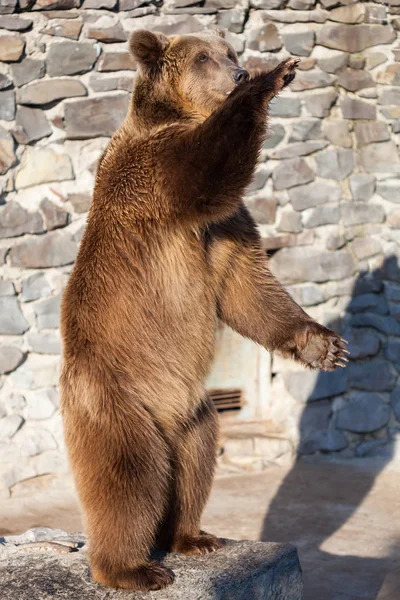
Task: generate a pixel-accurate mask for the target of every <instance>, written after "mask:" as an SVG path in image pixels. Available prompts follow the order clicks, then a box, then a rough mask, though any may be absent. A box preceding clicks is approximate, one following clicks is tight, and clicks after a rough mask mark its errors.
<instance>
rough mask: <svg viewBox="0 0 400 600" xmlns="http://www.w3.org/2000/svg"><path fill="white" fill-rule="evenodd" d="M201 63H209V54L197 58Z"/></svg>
mask: <svg viewBox="0 0 400 600" xmlns="http://www.w3.org/2000/svg"><path fill="white" fill-rule="evenodd" d="M197 58H198V61H199V62H202V63H204V62H207V61H208V56H207V54H204V52H203V53H202V54H199V56H198V57H197Z"/></svg>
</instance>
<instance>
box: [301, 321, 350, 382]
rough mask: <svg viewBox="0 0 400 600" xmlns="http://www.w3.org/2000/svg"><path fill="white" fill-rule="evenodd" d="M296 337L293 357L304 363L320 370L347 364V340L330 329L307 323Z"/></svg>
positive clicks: (328, 369)
mask: <svg viewBox="0 0 400 600" xmlns="http://www.w3.org/2000/svg"><path fill="white" fill-rule="evenodd" d="M297 338H298V340H297V344H296V351H295V358H297V359H298V360H299V361H300V362H302V363H303V364H304V365H306V366H308V367H310V368H312V369H321V370H322V371H334V370H335V369H336V368H337V367H342V368H343V367H346V366H347V363H348V360H349V359H348V358H347V355H348V354H349V351H348V350H347V347H346V344H347V343H348V342H347V341H346V340H345V339H343V338H342V337H340V336H339V335H338V334H337V333H335V332H334V331H332V330H331V329H328V328H327V327H324V326H323V325H319V324H318V323H307V324H306V325H305V329H304V330H303V331H302V332H299V335H298V336H297Z"/></svg>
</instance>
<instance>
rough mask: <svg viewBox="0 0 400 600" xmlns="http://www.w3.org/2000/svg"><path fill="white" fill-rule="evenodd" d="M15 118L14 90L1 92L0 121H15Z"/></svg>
mask: <svg viewBox="0 0 400 600" xmlns="http://www.w3.org/2000/svg"><path fill="white" fill-rule="evenodd" d="M14 116H15V94H14V90H6V91H5V92H0V120H1V119H3V120H4V121H13V120H14Z"/></svg>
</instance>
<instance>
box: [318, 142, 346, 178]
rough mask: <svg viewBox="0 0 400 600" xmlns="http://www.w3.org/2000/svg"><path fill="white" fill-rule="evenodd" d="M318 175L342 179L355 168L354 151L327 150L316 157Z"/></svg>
mask: <svg viewBox="0 0 400 600" xmlns="http://www.w3.org/2000/svg"><path fill="white" fill-rule="evenodd" d="M315 160H316V163H317V175H319V176H320V177H325V178H326V179H335V180H336V181H342V180H343V179H345V178H346V177H347V176H348V175H350V173H351V172H352V170H353V168H354V153H353V152H352V151H351V150H326V151H325V152H320V153H319V154H317V156H316V157H315Z"/></svg>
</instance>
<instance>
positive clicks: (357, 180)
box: [349, 125, 400, 202]
mask: <svg viewBox="0 0 400 600" xmlns="http://www.w3.org/2000/svg"><path fill="white" fill-rule="evenodd" d="M356 126H357V125H356ZM349 185H350V190H351V195H352V196H353V200H364V201H367V200H369V199H370V198H372V196H373V195H374V192H375V187H376V179H375V177H374V176H373V175H368V174H367V173H353V174H352V175H350V177H349ZM399 191H400V184H399ZM399 202H400V199H399Z"/></svg>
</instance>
